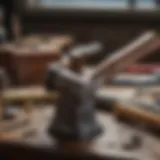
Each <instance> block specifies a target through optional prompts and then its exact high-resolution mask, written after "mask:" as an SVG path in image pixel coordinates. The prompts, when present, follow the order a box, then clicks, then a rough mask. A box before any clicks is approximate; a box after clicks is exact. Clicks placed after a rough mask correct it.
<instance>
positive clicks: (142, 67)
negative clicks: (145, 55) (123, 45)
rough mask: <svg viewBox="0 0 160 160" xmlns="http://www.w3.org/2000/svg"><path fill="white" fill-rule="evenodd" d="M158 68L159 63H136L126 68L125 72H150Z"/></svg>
mask: <svg viewBox="0 0 160 160" xmlns="http://www.w3.org/2000/svg"><path fill="white" fill-rule="evenodd" d="M155 70H160V64H137V65H131V66H129V67H127V68H126V72H131V73H151V72H153V71H155Z"/></svg>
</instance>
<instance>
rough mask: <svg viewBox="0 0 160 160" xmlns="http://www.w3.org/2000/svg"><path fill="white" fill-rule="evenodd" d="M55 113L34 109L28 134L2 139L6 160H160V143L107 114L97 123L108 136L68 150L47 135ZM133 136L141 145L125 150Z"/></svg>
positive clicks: (20, 131)
mask: <svg viewBox="0 0 160 160" xmlns="http://www.w3.org/2000/svg"><path fill="white" fill-rule="evenodd" d="M54 112H55V109H54V107H53V106H45V107H41V108H34V109H33V111H32V113H30V114H29V117H30V123H29V125H28V126H27V127H28V132H27V131H25V132H24V128H26V126H25V127H24V128H23V127H22V128H19V129H17V130H15V131H12V132H11V133H10V134H8V137H7V134H6V135H5V136H1V137H0V147H1V149H0V150H1V154H2V155H3V156H4V157H5V156H7V157H10V158H13V157H14V158H15V157H16V158H17V157H18V158H20V157H21V158H22V157H23V159H25V158H26V159H29V158H30V159H34V158H35V157H36V158H37V157H39V158H42V157H43V158H44V155H45V156H47V157H50V158H51V157H52V158H53V157H54V158H57V157H58V158H63V156H69V157H70V158H71V159H73V157H74V158H75V156H80V157H81V158H84V159H87V157H88V158H97V159H107V158H108V157H109V155H110V154H114V155H116V154H122V155H123V154H125V156H127V157H128V156H133V157H136V158H137V160H138V159H139V160H159V159H160V139H158V138H156V137H154V136H152V135H151V134H149V133H147V132H145V131H141V129H140V128H139V129H137V128H135V127H134V126H129V125H126V124H123V123H122V122H119V121H118V120H117V119H116V118H115V117H114V116H113V115H111V114H109V113H106V112H105V111H97V119H98V120H99V122H100V124H101V125H102V127H103V129H104V130H103V131H104V132H103V134H101V135H99V137H97V138H95V139H94V140H93V142H92V143H91V144H90V145H84V146H83V147H79V146H80V144H77V143H74V142H73V143H72V144H65V145H66V146H67V147H66V146H65V145H64V144H63V145H60V144H58V143H57V142H56V141H55V140H54V139H52V138H51V137H50V136H49V135H48V134H47V128H48V126H49V122H50V119H51V117H52V115H54ZM132 136H138V137H139V138H140V142H141V143H140V145H139V146H138V147H137V148H135V149H124V145H125V143H127V142H128V141H129V139H130V138H131V137H132ZM64 146H65V147H64ZM26 153H27V154H26ZM24 154H25V156H24ZM86 156H87V157H86ZM43 158H42V159H43Z"/></svg>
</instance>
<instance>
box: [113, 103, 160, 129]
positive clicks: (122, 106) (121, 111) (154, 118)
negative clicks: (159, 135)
mask: <svg viewBox="0 0 160 160" xmlns="http://www.w3.org/2000/svg"><path fill="white" fill-rule="evenodd" d="M115 114H116V115H117V116H118V117H122V118H127V119H130V120H134V121H136V122H138V123H143V124H146V125H147V126H149V127H152V128H157V129H159V130H160V110H159V112H158V111H157V112H155V111H153V108H150V110H148V109H147V108H146V109H145V108H144V107H143V106H141V105H138V104H134V103H132V101H130V102H118V103H117V104H116V106H115Z"/></svg>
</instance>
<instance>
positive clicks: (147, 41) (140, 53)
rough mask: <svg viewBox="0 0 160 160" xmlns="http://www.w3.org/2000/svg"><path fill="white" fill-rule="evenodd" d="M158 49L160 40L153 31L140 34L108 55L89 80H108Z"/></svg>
mask: <svg viewBox="0 0 160 160" xmlns="http://www.w3.org/2000/svg"><path fill="white" fill-rule="evenodd" d="M158 48H160V39H159V37H158V36H157V34H156V33H155V32H154V31H149V32H146V33H144V34H142V35H141V36H140V37H139V38H137V39H136V40H134V41H133V42H131V43H130V44H128V45H126V46H124V47H123V48H121V49H119V50H117V51H115V52H113V53H111V54H110V57H109V58H108V57H107V58H106V59H104V61H102V62H101V63H100V64H99V65H98V66H97V67H96V68H95V70H94V71H93V73H92V75H91V79H92V80H93V79H97V78H98V79H99V78H110V77H112V76H113V75H115V73H117V72H120V71H123V70H124V68H125V67H127V66H128V65H130V64H132V63H134V62H135V61H137V60H140V59H141V58H143V57H145V56H147V55H149V54H152V53H153V52H154V51H155V50H157V49H158Z"/></svg>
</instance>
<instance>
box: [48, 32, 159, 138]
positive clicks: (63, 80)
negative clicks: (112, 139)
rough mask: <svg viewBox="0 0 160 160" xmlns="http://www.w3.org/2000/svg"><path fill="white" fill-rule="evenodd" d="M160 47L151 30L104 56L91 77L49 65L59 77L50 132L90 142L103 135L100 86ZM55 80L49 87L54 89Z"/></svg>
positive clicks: (56, 65)
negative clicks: (98, 97)
mask: <svg viewBox="0 0 160 160" xmlns="http://www.w3.org/2000/svg"><path fill="white" fill-rule="evenodd" d="M157 48H160V39H159V37H158V36H157V34H156V33H154V32H147V33H144V34H143V35H141V36H140V37H139V38H138V39H136V40H134V41H133V42H131V43H130V44H128V45H127V46H125V47H123V48H122V49H120V50H118V51H116V52H114V53H112V54H111V56H110V57H109V58H108V57H107V58H106V59H104V61H102V63H100V64H99V65H98V66H97V67H95V69H94V70H93V72H92V73H91V74H90V75H89V76H85V75H84V74H82V73H77V72H74V71H72V70H71V69H70V68H67V67H65V66H64V65H62V64H60V63H59V64H54V65H52V66H49V68H48V74H49V76H50V77H52V75H54V77H56V79H55V82H54V84H55V86H54V87H55V88H54V89H56V90H58V92H59V97H58V99H57V102H56V105H57V112H56V115H55V117H54V118H53V120H52V122H51V125H50V127H49V133H50V135H51V136H53V137H56V138H57V139H58V140H76V141H90V140H92V139H93V138H94V137H96V136H97V135H98V134H100V133H101V131H102V129H101V127H100V125H99V124H98V122H97V121H96V118H95V102H96V91H97V89H98V88H99V87H100V85H102V84H103V81H104V80H105V79H106V78H111V77H112V76H113V75H115V74H116V73H118V72H120V71H123V69H124V68H125V67H126V66H127V65H129V64H131V63H133V62H135V61H137V60H139V59H141V58H143V57H144V56H146V55H149V54H151V52H152V51H155V50H156V49H157ZM52 80H53V79H52ZM52 80H51V81H50V82H51V83H48V84H47V88H50V89H53V88H52V87H53V83H52Z"/></svg>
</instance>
